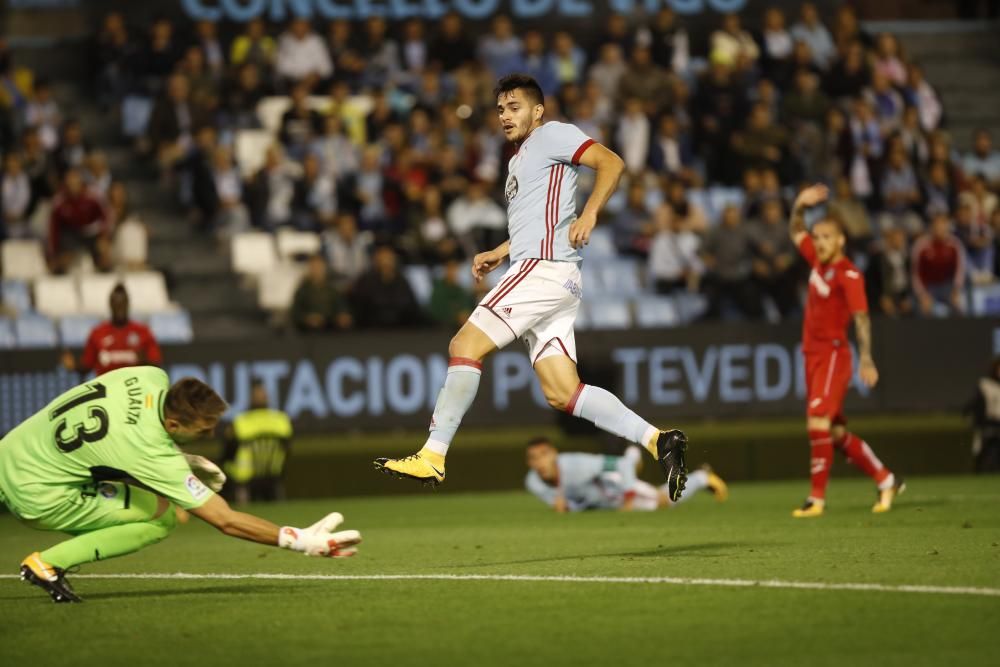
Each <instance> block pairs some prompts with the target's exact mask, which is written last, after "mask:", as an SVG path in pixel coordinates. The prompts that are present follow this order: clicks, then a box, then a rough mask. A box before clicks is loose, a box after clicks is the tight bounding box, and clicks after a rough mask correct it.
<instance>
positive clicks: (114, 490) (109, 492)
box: [97, 484, 118, 498]
mask: <svg viewBox="0 0 1000 667" xmlns="http://www.w3.org/2000/svg"><path fill="white" fill-rule="evenodd" d="M97 492H98V493H100V494H101V496H102V497H104V498H114V497H115V496H117V495H118V487H117V486H115V485H114V484H101V485H100V487H98V489H97Z"/></svg>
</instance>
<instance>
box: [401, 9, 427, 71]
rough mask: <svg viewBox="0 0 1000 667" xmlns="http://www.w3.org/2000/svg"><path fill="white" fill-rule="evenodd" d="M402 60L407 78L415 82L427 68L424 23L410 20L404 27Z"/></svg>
mask: <svg viewBox="0 0 1000 667" xmlns="http://www.w3.org/2000/svg"><path fill="white" fill-rule="evenodd" d="M400 58H401V59H402V65H403V70H404V71H405V72H406V76H407V78H408V79H409V80H410V81H411V82H414V81H416V80H417V79H418V78H419V77H420V75H421V74H422V73H423V72H424V70H425V69H426V67H427V40H426V39H425V38H424V22H423V21H421V20H420V19H410V20H409V21H407V22H406V23H405V24H404V25H403V41H402V44H401V46H400Z"/></svg>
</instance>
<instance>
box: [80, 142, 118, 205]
mask: <svg viewBox="0 0 1000 667" xmlns="http://www.w3.org/2000/svg"><path fill="white" fill-rule="evenodd" d="M80 174H81V175H82V176H83V182H84V183H86V185H87V189H88V190H90V191H91V192H92V193H93V194H95V195H97V196H98V197H99V198H100V199H101V200H104V201H106V200H107V198H108V190H109V189H110V188H111V180H112V179H111V169H109V168H108V157H107V156H106V155H105V154H104V153H102V152H101V151H91V152H90V154H89V155H87V157H86V159H85V160H84V161H83V169H81V170H80Z"/></svg>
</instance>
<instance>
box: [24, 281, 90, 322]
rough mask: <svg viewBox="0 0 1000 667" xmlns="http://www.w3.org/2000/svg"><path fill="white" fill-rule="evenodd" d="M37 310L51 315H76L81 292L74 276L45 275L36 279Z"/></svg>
mask: <svg viewBox="0 0 1000 667" xmlns="http://www.w3.org/2000/svg"><path fill="white" fill-rule="evenodd" d="M35 310H37V311H38V312H40V313H42V314H43V315H48V316H49V317H57V318H58V317H63V316H65V315H76V314H77V313H79V312H80V294H79V292H77V289H76V280H75V279H74V278H73V277H72V276H45V277H44V278H39V279H38V280H36V281H35Z"/></svg>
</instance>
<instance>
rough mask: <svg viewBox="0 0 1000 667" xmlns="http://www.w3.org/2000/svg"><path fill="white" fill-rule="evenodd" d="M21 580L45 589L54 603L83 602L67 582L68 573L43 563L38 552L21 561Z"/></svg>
mask: <svg viewBox="0 0 1000 667" xmlns="http://www.w3.org/2000/svg"><path fill="white" fill-rule="evenodd" d="M21 579H23V580H24V581H27V582H28V583H31V584H34V585H35V586H38V587H39V588H42V589H45V592H46V593H48V594H49V596H51V597H52V601H53V602H83V600H81V599H80V596H79V595H77V594H76V593H74V592H73V588H72V587H71V586H70V585H69V582H68V581H66V572H65V571H63V570H60V569H59V568H57V567H53V566H52V565H49V564H48V563H46V562H45V561H43V560H42V556H41V554H39V553H38V552H37V551H36V552H35V553H33V554H31V555H30V556H28V557H27V558H25V559H24V560H23V561H21Z"/></svg>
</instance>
